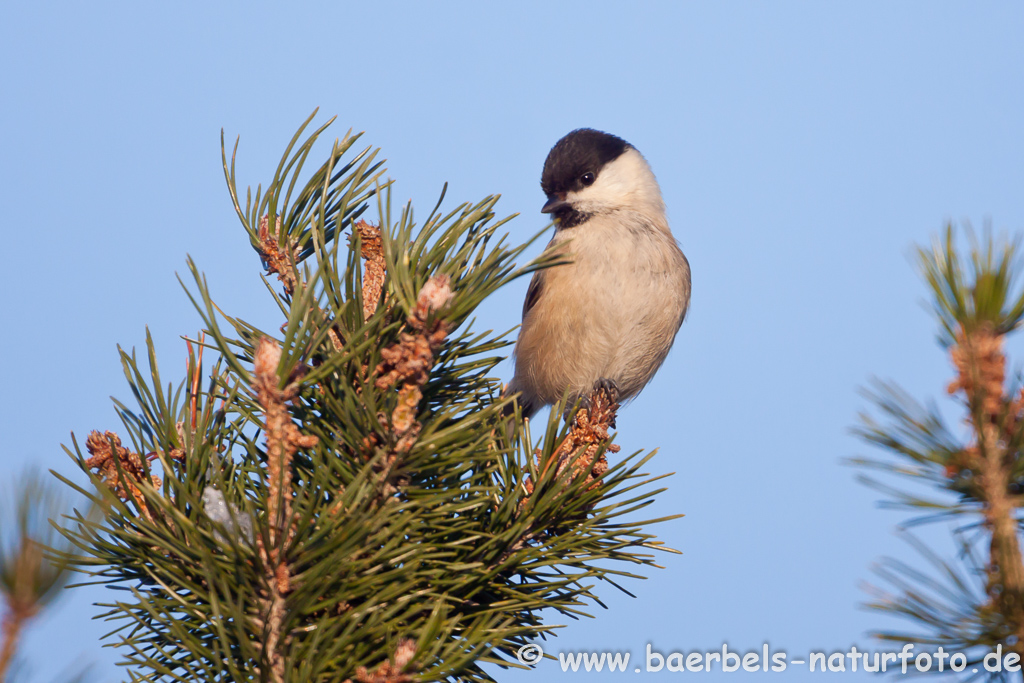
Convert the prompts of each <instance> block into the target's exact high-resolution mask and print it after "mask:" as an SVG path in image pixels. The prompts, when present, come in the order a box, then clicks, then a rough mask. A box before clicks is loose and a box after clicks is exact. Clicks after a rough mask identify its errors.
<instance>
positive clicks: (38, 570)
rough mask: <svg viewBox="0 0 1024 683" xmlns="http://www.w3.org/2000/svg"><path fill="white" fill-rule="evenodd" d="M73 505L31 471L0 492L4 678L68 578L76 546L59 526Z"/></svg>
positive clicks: (0, 659)
mask: <svg viewBox="0 0 1024 683" xmlns="http://www.w3.org/2000/svg"><path fill="white" fill-rule="evenodd" d="M69 511H70V506H69V503H68V497H67V495H66V489H65V488H64V487H62V486H60V485H59V484H58V482H56V481H54V480H53V479H51V478H43V477H42V476H41V475H40V474H38V473H36V472H33V471H25V472H23V473H22V474H21V475H19V476H18V477H16V478H15V479H14V480H12V481H11V482H9V486H8V490H6V491H4V492H3V495H2V496H0V683H4V681H6V680H9V676H10V675H11V674H12V673H13V671H14V665H15V660H16V654H17V651H18V645H19V643H20V642H21V639H22V636H23V634H24V632H25V629H26V628H27V627H28V625H29V624H30V622H32V621H33V620H34V619H35V618H36V617H38V616H39V614H40V612H42V611H43V610H44V609H46V608H47V607H48V606H49V605H50V604H51V603H52V602H53V601H54V599H55V598H56V597H57V595H58V593H59V592H60V589H61V588H62V587H63V586H64V585H65V584H66V583H67V579H68V576H69V573H70V572H69V570H68V566H67V558H71V557H73V555H72V553H71V549H72V546H71V544H70V543H69V542H68V541H67V540H66V539H65V538H64V537H63V536H62V535H61V533H60V532H59V531H58V529H59V525H60V524H61V521H62V517H63V516H64V515H65V514H66V513H68V512H69ZM55 554H56V555H58V556H60V557H61V558H63V559H58V558H57V557H55ZM10 680H13V677H11V678H10Z"/></svg>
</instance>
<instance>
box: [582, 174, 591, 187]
mask: <svg viewBox="0 0 1024 683" xmlns="http://www.w3.org/2000/svg"><path fill="white" fill-rule="evenodd" d="M580 182H581V183H583V184H584V185H585V186H587V187H589V186H590V185H593V184H594V174H593V173H584V174H583V177H582V178H580Z"/></svg>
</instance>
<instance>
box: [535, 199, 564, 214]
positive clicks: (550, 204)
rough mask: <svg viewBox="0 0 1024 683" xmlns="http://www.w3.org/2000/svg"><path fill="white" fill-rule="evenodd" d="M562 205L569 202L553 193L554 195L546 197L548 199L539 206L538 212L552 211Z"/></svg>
mask: <svg viewBox="0 0 1024 683" xmlns="http://www.w3.org/2000/svg"><path fill="white" fill-rule="evenodd" d="M563 206H569V202H567V201H565V199H560V198H559V197H558V195H555V196H554V197H548V201H547V202H546V203H545V204H544V206H543V208H541V210H540V212H541V213H554V212H556V211H558V210H559V209H561V208H562V207H563Z"/></svg>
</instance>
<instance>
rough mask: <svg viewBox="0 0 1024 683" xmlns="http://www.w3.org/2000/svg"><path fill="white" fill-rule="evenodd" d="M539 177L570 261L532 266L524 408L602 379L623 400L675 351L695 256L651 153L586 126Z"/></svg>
mask: <svg viewBox="0 0 1024 683" xmlns="http://www.w3.org/2000/svg"><path fill="white" fill-rule="evenodd" d="M540 185H541V188H542V189H543V190H544V194H546V195H547V203H545V204H544V207H543V208H542V209H541V211H542V212H543V213H549V214H552V215H553V217H554V223H555V235H554V237H553V238H552V239H551V242H550V243H549V244H548V246H547V249H546V251H545V253H549V254H554V255H557V256H559V257H560V260H565V261H569V262H568V263H564V264H562V265H557V266H553V267H551V268H547V269H544V270H540V271H538V272H537V273H535V274H534V276H533V280H532V281H531V282H530V287H529V289H528V290H527V293H526V302H525V303H524V304H523V324H522V327H521V329H520V331H519V339H518V341H517V342H516V348H515V363H516V370H515V376H514V377H513V378H512V381H511V383H509V386H508V390H507V391H508V394H514V393H517V392H518V393H519V399H518V400H519V405H520V406H521V407H522V412H523V416H524V417H529V416H531V415H533V414H534V413H535V412H536V411H537V410H538V409H540V408H541V407H542V406H545V405H550V404H553V403H555V402H557V401H559V400H561V399H562V397H563V396H565V395H568V397H569V399H570V400H578V399H582V400H586V399H587V397H588V396H589V395H590V394H591V392H592V391H593V390H594V389H595V388H596V387H598V386H603V387H605V388H606V389H608V390H610V391H611V392H612V393H613V397H615V398H617V400H620V401H624V400H627V399H630V398H632V397H634V396H636V395H637V394H638V393H640V390H641V389H643V388H644V387H645V386H646V385H647V383H648V382H650V381H651V378H652V377H654V373H655V372H657V371H658V368H659V367H661V364H662V362H664V360H665V357H666V356H667V355H668V352H669V349H670V348H671V347H672V342H673V341H674V340H675V336H676V332H678V330H679V327H680V325H682V323H683V318H684V317H685V316H686V309H687V307H688V306H689V303H690V264H689V262H688V261H687V260H686V257H685V256H684V255H683V252H682V250H680V248H679V245H678V244H677V243H676V240H675V238H674V237H673V236H672V231H671V230H670V229H669V227H668V220H667V219H666V217H665V203H664V201H663V200H662V198H661V190H660V188H659V187H658V181H657V180H655V178H654V173H653V172H652V171H651V167H650V166H649V165H648V164H647V160H646V159H644V158H643V156H641V154H640V152H638V151H637V150H636V148H635V147H633V146H632V145H630V144H629V143H628V142H626V141H625V140H623V139H621V138H618V137H615V136H614V135H609V134H608V133H602V132H600V131H596V130H591V129H589V128H580V129H579V130H574V131H572V132H571V133H569V134H568V135H566V136H565V137H564V138H562V139H561V140H559V141H558V142H557V143H556V144H555V146H554V147H552V148H551V152H549V153H548V158H547V161H545V162H544V171H543V174H542V175H541V182H540Z"/></svg>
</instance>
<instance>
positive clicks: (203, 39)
mask: <svg viewBox="0 0 1024 683" xmlns="http://www.w3.org/2000/svg"><path fill="white" fill-rule="evenodd" d="M1022 26H1024V7H1022V6H1021V5H1020V4H1019V3H1009V2H1006V3H998V2H993V3H984V4H973V3H972V4H968V3H947V2H927V3H925V2H901V3H880V2H868V3H865V2H830V3H811V2H787V3H756V2H734V3H710V2H706V3H683V2H662V3H655V2H651V3H629V4H627V3H607V2H560V3H541V2H535V3H531V2H520V3H504V4H502V5H500V6H499V5H497V4H494V3H468V2H465V3H447V4H442V3H430V4H427V3H423V4H412V3H405V4H403V3H386V2H382V3H360V4H358V5H357V4H352V5H351V6H342V5H340V4H328V3H320V4H317V3H306V4H303V5H301V6H300V5H297V4H296V5H291V6H284V5H281V6H278V7H274V6H272V5H270V4H265V3H256V4H241V3H237V4H235V3H204V4H199V3H196V4H191V5H189V4H174V3H164V4H162V5H160V6H157V5H154V4H150V3H121V4H116V3H102V2H101V3H89V4H87V5H86V4H81V5H72V4H71V3H66V4H64V5H46V4H39V3H7V4H6V5H5V6H4V7H3V8H2V9H0V63H2V64H3V68H2V69H0V93H2V96H0V199H2V205H3V207H4V222H5V227H4V229H3V241H4V250H5V255H6V258H5V259H4V262H5V271H6V272H7V276H6V281H7V283H8V284H7V292H8V293H7V295H6V296H5V297H4V299H3V304H2V306H3V319H4V320H5V322H6V326H7V327H6V333H5V334H4V335H3V336H2V337H0V357H3V358H4V359H6V364H5V365H6V368H5V372H4V380H3V391H0V430H2V433H3V434H4V438H3V440H2V444H0V468H2V471H3V472H5V473H6V474H5V475H4V476H9V475H10V474H11V473H13V472H16V471H18V470H19V469H20V468H21V466H22V465H23V464H25V463H35V464H38V465H41V466H44V467H55V468H58V469H62V470H65V471H66V470H67V469H68V468H69V462H68V461H67V460H66V458H65V456H64V455H63V454H62V452H61V449H60V444H61V443H62V442H67V441H68V433H69V432H70V431H72V430H73V431H75V432H76V433H78V434H80V435H84V434H85V433H87V432H88V431H89V430H90V429H94V428H116V426H117V423H116V421H115V416H114V413H113V411H112V409H111V407H110V404H109V401H108V399H107V397H108V396H110V395H116V396H119V397H121V398H127V397H128V396H129V392H128V390H127V387H126V385H125V383H124V381H123V378H122V376H121V372H120V367H119V363H118V361H117V357H116V351H115V345H116V344H118V343H120V344H122V345H124V346H127V347H131V346H139V345H141V344H143V343H144V327H145V325H149V326H150V328H151V329H152V331H153V334H154V337H155V339H156V342H157V346H158V351H159V353H160V358H161V362H162V365H163V368H164V372H168V373H169V372H171V371H172V370H175V369H177V372H183V371H184V351H183V349H182V344H181V342H180V340H179V336H180V335H183V334H188V333H194V332H195V331H196V330H197V329H198V326H199V325H200V321H199V319H198V317H197V316H196V314H195V313H194V312H193V309H192V307H191V305H190V304H189V302H188V300H187V298H186V297H185V296H184V294H183V293H182V292H181V290H180V287H179V285H178V283H177V281H176V279H175V272H184V270H185V266H184V263H185V257H186V254H191V255H192V256H193V257H194V258H195V260H196V262H197V263H198V264H199V266H200V268H201V269H203V270H204V271H205V272H206V274H207V276H208V278H209V280H210V283H211V287H212V290H213V293H214V295H215V297H216V299H217V300H218V302H219V304H220V305H221V306H222V307H223V308H224V309H225V310H228V311H231V312H232V313H234V314H236V315H239V316H241V317H243V318H246V319H250V320H253V321H255V322H257V323H259V322H261V321H269V320H271V319H272V316H273V313H274V311H273V304H272V303H271V302H270V301H269V300H268V299H267V298H266V296H264V295H263V294H262V292H261V285H260V284H259V280H258V266H259V264H258V260H257V258H256V256H255V255H254V253H253V252H252V251H251V250H250V249H249V247H248V246H247V243H246V240H245V238H244V235H243V232H242V229H241V227H240V226H239V225H238V223H237V219H236V217H235V215H234V213H233V210H232V208H231V205H230V202H229V199H228V195H227V192H226V190H225V187H224V182H223V177H222V175H221V169H220V156H219V155H220V150H219V135H220V130H221V128H222V127H223V128H224V129H225V130H226V132H227V135H228V137H229V138H233V137H234V136H236V135H240V136H241V145H240V151H239V156H238V165H239V174H240V180H241V183H242V184H247V183H251V184H253V185H255V184H256V183H258V182H266V180H267V179H269V177H270V176H271V174H272V173H273V169H274V166H275V165H276V163H277V160H278V158H279V155H280V153H281V151H282V149H283V147H284V145H285V144H286V142H287V140H288V139H289V138H290V136H291V135H292V133H293V132H294V130H295V128H296V127H297V126H298V125H299V123H300V122H301V121H302V120H303V119H304V118H305V117H306V116H307V115H308V114H309V113H310V112H311V111H312V110H313V109H314V108H315V107H320V111H321V113H322V115H323V118H326V117H327V116H331V115H337V116H338V122H337V123H336V124H335V134H336V135H339V136H340V135H342V134H343V133H344V131H345V130H346V129H347V128H348V127H352V128H354V129H356V130H364V131H366V137H365V140H366V141H367V143H369V144H373V145H376V146H380V147H382V148H383V155H384V156H385V157H387V158H388V160H389V163H388V167H389V169H390V173H389V174H390V176H391V177H393V178H394V179H395V180H396V181H397V182H396V186H395V193H396V194H395V199H396V200H398V201H404V200H406V199H411V200H412V201H413V203H414V205H415V206H417V207H419V212H420V215H421V216H422V215H426V214H425V212H428V211H429V210H430V208H431V207H432V206H433V204H434V202H435V201H436V198H437V195H438V192H439V191H440V188H441V186H442V184H443V183H444V182H448V183H449V191H448V200H447V202H448V204H447V205H448V206H454V205H455V203H457V202H461V201H475V200H478V199H480V198H482V197H484V196H485V195H488V194H492V193H500V194H502V196H503V198H502V200H501V202H500V203H499V205H498V206H499V211H503V212H504V213H506V214H510V213H515V212H518V213H520V214H521V216H520V217H519V218H517V219H515V220H514V221H513V222H512V223H511V224H510V225H509V229H510V231H511V233H512V235H513V238H514V239H517V240H519V239H521V240H525V239H526V238H527V237H528V236H531V235H533V234H534V233H535V232H536V231H537V230H539V229H540V228H541V227H543V225H544V222H545V220H544V217H543V216H542V215H541V214H540V213H539V209H540V206H541V204H542V203H543V196H542V193H541V191H540V188H539V178H540V170H541V165H542V163H543V160H544V157H545V155H546V154H547V151H548V149H549V148H550V146H551V145H552V144H553V143H554V142H555V141H556V140H557V139H558V138H559V137H560V136H562V135H563V134H565V133H566V132H568V131H569V130H571V129H573V128H576V127H580V126H590V127H595V128H599V129H603V130H607V131H609V132H612V133H615V134H617V135H620V136H622V137H624V138H625V139H627V140H629V141H630V142H632V143H633V144H634V145H635V146H636V147H637V148H639V149H640V151H641V152H643V153H644V154H645V156H646V157H647V158H648V160H649V161H650V163H651V165H652V167H653V168H654V171H655V173H656V174H657V176H658V179H659V181H660V183H661V186H662V189H663V191H664V195H665V199H666V203H667V205H668V208H669V216H670V220H671V223H672V227H673V231H674V232H675V235H676V237H677V238H678V240H679V242H680V244H681V245H682V247H683V250H684V251H685V253H686V254H687V256H688V257H689V260H690V263H691V265H692V267H693V283H694V284H693V302H692V307H691V312H690V315H689V317H688V319H687V321H686V323H685V324H684V326H683V328H682V331H681V332H680V334H679V337H678V339H677V342H676V345H675V348H674V350H673V351H672V354H671V355H670V357H669V359H668V361H667V362H666V364H665V366H664V367H663V368H662V370H661V372H660V374H659V375H658V377H657V378H656V379H655V380H654V382H653V383H652V385H651V386H650V387H649V388H648V389H647V390H646V391H645V392H644V393H643V394H642V395H641V396H640V397H639V398H638V399H637V400H636V401H634V402H633V403H632V404H631V405H629V406H628V407H627V408H626V409H624V410H623V412H622V414H621V415H620V418H619V421H618V426H619V434H620V436H619V442H620V443H621V444H622V445H623V447H624V450H625V451H627V452H629V451H632V450H635V449H640V448H654V447H658V448H660V452H659V455H658V456H657V457H656V459H655V460H654V462H653V464H652V468H653V469H652V471H654V472H659V473H660V472H675V473H676V474H675V476H674V477H672V478H671V479H670V480H669V486H670V490H669V491H668V492H667V493H666V494H664V495H662V496H661V497H660V500H659V501H658V503H657V504H656V505H655V506H654V508H653V509H652V510H651V513H652V514H653V515H658V516H660V515H668V514H675V513H684V514H685V515H686V517H684V518H683V519H680V520H677V521H674V522H671V523H667V524H665V525H663V526H662V527H661V528H660V529H659V530H658V531H659V532H660V534H661V536H662V538H663V539H664V540H665V541H666V542H667V543H668V544H669V545H671V546H673V547H676V548H678V549H680V550H682V551H683V553H684V554H683V555H681V556H666V557H665V558H664V564H665V567H666V568H665V569H664V570H661V571H656V572H653V573H652V574H651V577H650V578H649V579H648V580H647V581H644V582H633V583H632V584H630V585H629V588H630V589H631V590H632V591H633V592H634V593H636V595H637V598H636V599H632V598H628V597H625V596H620V595H617V594H616V593H614V592H612V591H610V590H606V591H605V592H604V593H603V597H604V598H606V601H607V604H608V607H609V609H608V610H602V609H599V608H598V609H596V610H595V616H596V618H595V619H590V620H584V621H581V622H574V623H571V624H570V625H569V626H568V628H567V629H565V630H564V633H563V635H562V636H561V637H560V638H558V639H557V640H556V641H553V642H549V643H548V644H547V645H546V646H547V648H548V649H549V651H555V652H557V651H559V650H574V649H587V650H597V649H603V648H611V649H616V650H629V651H631V652H632V653H633V656H634V657H639V656H642V653H643V651H644V647H645V645H646V644H647V643H652V644H653V646H654V648H655V649H658V650H660V651H662V652H665V651H672V650H684V651H686V652H689V651H691V650H706V649H715V648H721V645H722V643H728V644H729V647H730V649H734V650H746V649H759V648H760V646H761V644H762V643H763V642H766V641H767V642H768V643H770V645H771V647H772V649H773V650H776V649H781V650H786V651H787V652H789V653H790V656H791V657H796V656H798V655H800V654H801V653H806V652H808V651H811V650H828V651H834V650H846V649H848V648H849V647H850V646H851V645H857V646H858V647H859V648H861V649H864V648H878V645H877V644H876V643H873V642H872V641H871V640H870V639H869V638H868V637H867V636H866V634H865V632H866V631H868V630H869V629H872V628H877V627H880V626H885V625H889V623H888V622H885V621H884V620H883V619H882V618H881V617H880V616H878V615H875V614H871V613H867V612H865V611H863V610H862V609H860V607H859V604H860V603H861V602H862V601H863V600H864V599H865V597H866V595H865V593H864V592H863V591H862V589H861V583H862V582H863V581H865V580H867V579H870V576H871V575H870V567H871V564H872V563H873V562H874V561H875V560H876V559H877V558H878V557H880V556H882V555H885V554H895V555H897V556H900V557H906V558H912V555H911V554H910V553H909V552H908V551H907V550H906V549H905V547H904V546H903V545H902V543H901V542H900V541H899V540H898V539H897V538H895V537H894V535H893V530H894V527H895V526H896V524H897V523H898V522H899V521H900V520H901V519H903V516H902V515H901V514H899V513H893V512H888V511H883V510H879V509H878V508H877V507H876V505H875V501H876V499H877V498H878V496H877V495H876V494H875V493H874V492H872V491H871V490H868V489H865V488H864V487H862V486H860V485H859V484H857V483H856V482H855V474H856V473H855V472H854V471H852V470H851V469H850V468H849V467H845V466H843V465H842V463H841V461H842V459H843V458H845V457H848V456H851V455H855V454H858V453H863V452H864V448H863V447H862V446H861V445H860V444H859V443H858V442H857V441H855V440H854V439H853V438H852V437H851V436H850V435H849V432H848V429H849V427H850V426H851V425H852V424H854V422H855V416H856V413H857V412H858V410H860V409H862V408H863V407H865V403H864V400H863V399H862V398H860V397H859V395H858V394H857V388H858V387H859V386H863V385H864V384H865V383H866V382H867V381H868V380H869V378H870V377H872V376H875V375H877V376H880V377H891V378H894V379H897V380H899V381H900V382H901V383H902V384H903V385H904V386H905V387H906V388H907V389H908V390H909V391H910V392H911V393H913V394H915V395H917V396H921V397H927V396H938V395H940V394H941V393H942V392H943V390H944V387H945V383H946V381H947V378H948V377H949V375H950V371H949V366H948V362H947V359H946V358H945V356H944V355H943V353H942V352H941V350H940V349H939V348H938V347H937V346H936V345H935V343H934V333H935V326H934V324H933V322H932V320H931V319H930V317H929V315H928V313H927V311H926V310H925V308H924V307H922V305H921V303H922V301H923V300H924V296H925V290H924V288H923V285H922V284H921V282H920V281H919V279H918V277H917V276H916V274H915V273H914V270H913V267H912V265H911V263H910V261H909V259H908V255H909V254H910V251H911V248H912V246H913V245H914V244H915V243H921V242H925V241H928V240H929V239H930V238H931V237H932V236H933V235H934V234H936V233H937V232H938V231H939V230H940V229H941V227H942V226H943V224H944V223H945V222H946V221H948V220H953V221H958V222H959V221H970V222H972V223H973V224H975V225H976V226H981V225H983V224H984V223H985V221H987V220H991V222H992V224H993V225H994V227H995V228H997V229H1001V230H1006V231H1009V232H1011V233H1019V232H1021V231H1024V204H1022V203H1021V188H1022V187H1024V116H1022V114H1024V42H1022V41H1021V40H1020V31H1021V28H1022ZM537 250H539V246H538V248H537V249H535V250H534V251H533V252H531V255H533V254H535V253H537ZM526 284H527V283H526V282H525V281H524V282H520V283H517V284H516V285H514V286H511V287H508V288H507V289H506V290H504V291H502V292H500V293H498V294H497V295H495V296H494V298H493V299H492V300H491V301H489V302H488V303H487V304H485V306H484V307H483V309H482V310H481V312H480V320H481V324H482V326H483V327H484V328H487V327H493V328H496V329H498V328H500V329H505V328H508V327H511V326H512V325H514V324H516V323H518V315H519V310H520V302H521V301H522V298H523V296H524V293H525V288H526ZM1019 350H1021V349H1020V343H1019V342H1016V343H1015V344H1013V345H1011V351H1019ZM1017 357H1018V358H1020V356H1019V355H1018V356H1017ZM176 364H180V368H179V367H178V365H176ZM502 371H503V373H504V374H503V376H504V377H505V378H506V379H507V378H508V377H510V375H511V367H510V366H509V365H506V366H504V367H503V370H502ZM105 599H110V596H109V593H105V592H104V591H102V590H100V589H83V590H77V591H74V592H72V594H70V595H67V596H65V598H64V600H63V603H62V607H61V608H60V609H58V610H57V611H55V612H53V613H51V614H50V615H48V616H47V617H45V618H44V619H42V620H41V621H39V622H38V623H36V624H35V626H34V628H33V630H32V631H31V633H29V635H28V636H27V641H26V649H25V652H26V654H27V655H28V657H29V658H30V659H31V666H32V672H31V674H32V675H31V676H30V677H29V678H28V680H31V681H47V680H54V677H55V676H56V675H57V672H59V671H61V670H62V669H63V668H64V667H67V666H72V667H74V666H78V665H79V664H80V663H81V662H87V661H88V662H93V663H94V664H95V667H96V672H97V673H98V674H100V679H101V680H104V681H105V680H119V678H117V675H118V674H117V672H116V670H115V669H114V666H113V662H114V660H115V656H114V654H113V653H112V652H111V651H110V650H109V649H108V650H99V649H98V648H97V644H98V637H99V636H100V635H101V634H102V633H104V632H105V631H106V630H107V629H106V625H105V624H102V623H96V622H91V621H89V618H90V617H91V616H92V615H94V614H96V613H97V610H96V609H95V608H93V607H91V606H90V603H91V602H93V601H97V600H105ZM58 643H59V647H55V645H56V644H58ZM880 649H881V648H880ZM76 662H77V663H76ZM788 673H789V674H790V675H791V676H794V677H797V678H800V677H801V674H800V673H799V672H796V671H790V672H788ZM621 675H622V674H620V676H621ZM629 675H633V674H629ZM701 675H702V676H709V674H701ZM720 675H721V674H714V675H710V677H715V676H720ZM761 675H764V674H761ZM808 675H809V674H806V673H804V674H802V676H804V677H806V676H808ZM559 676H560V674H559V672H558V669H557V666H554V665H551V664H545V665H544V667H542V669H541V670H540V671H538V672H511V673H506V674H502V675H501V676H500V679H501V680H506V681H527V680H549V679H556V678H558V677H559ZM843 676H844V677H846V678H849V679H854V678H856V677H857V676H862V674H852V673H846V674H843ZM604 677H607V676H594V678H604Z"/></svg>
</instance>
